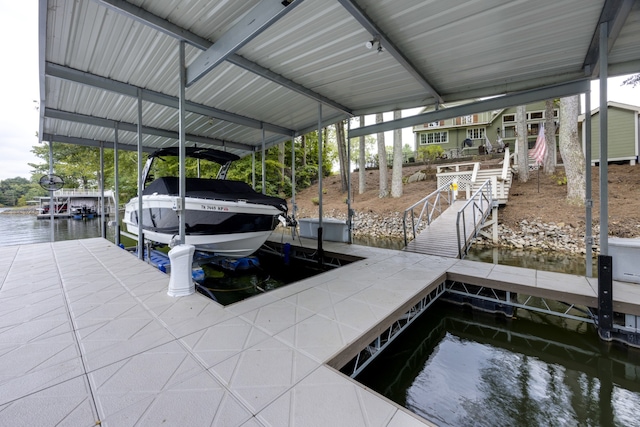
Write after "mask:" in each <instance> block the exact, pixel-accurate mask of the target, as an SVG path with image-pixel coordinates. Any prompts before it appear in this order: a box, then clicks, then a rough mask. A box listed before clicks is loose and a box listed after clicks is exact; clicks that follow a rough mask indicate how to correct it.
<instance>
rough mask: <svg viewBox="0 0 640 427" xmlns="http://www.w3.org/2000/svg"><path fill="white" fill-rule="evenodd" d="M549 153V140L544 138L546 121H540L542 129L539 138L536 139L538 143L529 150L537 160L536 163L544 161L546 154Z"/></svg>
mask: <svg viewBox="0 0 640 427" xmlns="http://www.w3.org/2000/svg"><path fill="white" fill-rule="evenodd" d="M546 153H547V142H546V140H545V138H544V123H540V129H539V130H538V138H537V139H536V145H534V146H533V148H532V149H531V150H529V157H531V158H533V160H535V162H536V165H541V164H542V163H544V155H545V154H546Z"/></svg>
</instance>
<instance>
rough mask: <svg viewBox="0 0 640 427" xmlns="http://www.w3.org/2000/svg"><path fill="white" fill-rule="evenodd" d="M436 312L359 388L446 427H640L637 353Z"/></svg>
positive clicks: (579, 332)
mask: <svg viewBox="0 0 640 427" xmlns="http://www.w3.org/2000/svg"><path fill="white" fill-rule="evenodd" d="M564 323H565V327H561V326H558V325H557V324H554V323H553V322H549V317H548V316H540V315H536V316H535V318H529V319H525V318H517V317H516V318H514V319H505V318H504V317H496V316H493V315H488V314H484V313H480V312H477V311H470V310H460V309H458V308H457V307H454V308H452V307H451V306H449V305H447V304H445V303H436V304H435V305H434V306H432V307H430V308H429V309H428V310H427V312H426V313H424V314H423V315H422V316H421V317H420V318H418V320H416V321H415V322H414V323H413V324H412V325H411V326H410V327H409V329H407V331H405V333H403V334H402V335H401V336H400V337H398V339H397V340H396V341H394V342H393V343H392V344H391V345H390V346H389V347H388V348H387V349H386V350H385V351H384V352H383V354H382V355H381V356H379V357H378V358H377V359H376V360H374V362H373V363H372V364H371V365H369V366H368V367H367V369H365V371H363V373H362V374H360V376H359V377H358V378H356V379H357V380H358V381H360V382H362V383H363V384H365V385H366V386H368V387H371V388H372V389H373V390H376V391H377V392H379V393H381V394H383V395H384V396H386V397H388V398H389V399H391V400H393V401H395V402H396V403H398V404H400V405H402V406H404V407H406V408H407V409H409V410H411V411H412V412H414V413H416V414H418V415H420V416H422V417H423V418H425V419H427V420H430V421H432V422H434V423H436V424H437V425H439V426H523V427H528V426H532V427H533V426H640V417H639V416H638V410H639V409H640V350H634V349H627V348H625V347H624V346H622V345H618V344H607V343H604V342H602V341H600V340H599V339H598V337H597V335H596V333H595V331H594V330H593V328H591V327H585V326H584V324H582V325H581V324H580V322H573V321H569V322H564Z"/></svg>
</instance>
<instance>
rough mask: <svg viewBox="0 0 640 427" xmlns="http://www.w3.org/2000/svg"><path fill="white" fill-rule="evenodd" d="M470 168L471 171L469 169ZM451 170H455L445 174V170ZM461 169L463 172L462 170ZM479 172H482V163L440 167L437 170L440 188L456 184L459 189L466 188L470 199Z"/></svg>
mask: <svg viewBox="0 0 640 427" xmlns="http://www.w3.org/2000/svg"><path fill="white" fill-rule="evenodd" d="M470 167H471V169H469V168H470ZM451 168H454V169H455V170H454V171H451V172H444V170H445V169H451ZM461 168H462V170H460V169H461ZM478 170H480V162H472V163H456V164H452V165H442V166H438V167H437V169H436V177H437V178H438V188H440V187H443V186H448V185H451V184H453V183H456V184H457V185H458V188H464V189H465V190H466V195H467V199H468V198H469V193H470V192H471V188H472V187H473V184H474V183H475V182H476V177H477V176H478Z"/></svg>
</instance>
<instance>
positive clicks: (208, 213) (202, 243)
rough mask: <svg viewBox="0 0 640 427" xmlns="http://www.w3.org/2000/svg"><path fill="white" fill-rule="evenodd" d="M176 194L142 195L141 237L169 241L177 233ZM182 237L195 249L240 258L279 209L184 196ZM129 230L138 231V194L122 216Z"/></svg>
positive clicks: (274, 221)
mask: <svg viewBox="0 0 640 427" xmlns="http://www.w3.org/2000/svg"><path fill="white" fill-rule="evenodd" d="M178 200H179V199H178V198H177V197H175V196H168V195H161V194H153V195H145V196H142V211H143V214H142V228H143V233H144V238H145V239H147V240H151V241H153V242H157V243H161V244H170V243H171V241H172V240H174V239H175V238H176V237H177V236H178V234H179V221H180V219H179V216H178V215H177V212H176V210H175V209H174V207H175V206H176V204H177V201H178ZM185 208H186V209H185V225H186V227H185V234H186V235H185V240H186V242H185V243H186V244H190V245H194V246H195V247H196V249H197V250H201V251H207V252H213V253H215V254H217V255H220V256H226V257H232V258H240V257H245V256H249V255H251V254H253V253H254V252H255V251H257V250H258V249H259V248H260V246H262V244H264V242H265V241H266V240H267V238H268V237H269V235H270V234H271V232H272V231H273V229H274V228H275V227H276V226H277V225H278V216H279V215H280V214H281V213H282V212H281V211H279V210H278V209H277V208H275V207H273V206H269V205H260V204H254V203H247V202H243V201H222V200H211V199H200V198H193V197H186V198H185ZM123 222H124V224H125V225H126V229H127V231H128V232H129V233H131V234H133V235H135V236H137V235H138V198H134V199H132V200H131V201H129V203H127V205H126V207H125V216H124V219H123Z"/></svg>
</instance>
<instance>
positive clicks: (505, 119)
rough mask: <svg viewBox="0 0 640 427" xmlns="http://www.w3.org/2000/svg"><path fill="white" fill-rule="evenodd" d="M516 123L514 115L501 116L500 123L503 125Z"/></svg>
mask: <svg viewBox="0 0 640 427" xmlns="http://www.w3.org/2000/svg"><path fill="white" fill-rule="evenodd" d="M515 121H516V116H515V114H506V115H504V116H502V122H503V123H512V122H515Z"/></svg>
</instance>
